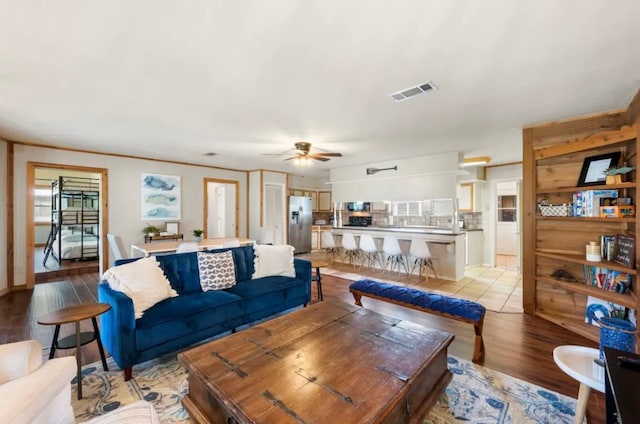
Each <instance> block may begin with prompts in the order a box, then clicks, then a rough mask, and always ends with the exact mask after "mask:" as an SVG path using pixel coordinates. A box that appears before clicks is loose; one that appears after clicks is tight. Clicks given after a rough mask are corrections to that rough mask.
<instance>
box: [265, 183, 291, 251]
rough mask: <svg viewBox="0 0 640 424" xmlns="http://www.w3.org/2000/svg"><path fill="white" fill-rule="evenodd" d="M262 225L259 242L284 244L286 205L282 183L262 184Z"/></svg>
mask: <svg viewBox="0 0 640 424" xmlns="http://www.w3.org/2000/svg"><path fill="white" fill-rule="evenodd" d="M263 213H264V215H263V216H264V221H263V222H264V225H263V227H262V229H261V234H260V237H261V241H260V242H261V243H263V244H265V243H271V244H277V245H280V244H284V243H285V238H286V234H285V226H286V223H287V207H286V205H285V195H284V185H283V184H270V183H267V184H265V185H264V211H263Z"/></svg>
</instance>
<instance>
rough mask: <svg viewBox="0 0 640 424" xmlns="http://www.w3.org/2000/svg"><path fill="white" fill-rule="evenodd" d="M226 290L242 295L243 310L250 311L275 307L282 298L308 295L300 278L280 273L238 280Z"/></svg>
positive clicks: (305, 286)
mask: <svg viewBox="0 0 640 424" xmlns="http://www.w3.org/2000/svg"><path fill="white" fill-rule="evenodd" d="M226 291H227V292H229V293H233V294H236V295H238V296H240V297H242V300H243V301H244V306H245V310H246V311H251V312H252V311H261V310H263V309H266V308H273V307H276V308H277V307H279V306H280V304H281V303H282V302H283V301H284V300H288V299H293V298H299V297H300V298H304V297H306V296H307V295H308V293H307V292H308V287H307V285H306V284H305V283H304V282H303V281H302V280H300V279H298V278H291V277H283V276H280V275H278V276H271V277H263V278H259V279H256V280H248V281H239V282H237V283H236V285H235V286H233V287H231V288H229V289H227V290H226Z"/></svg>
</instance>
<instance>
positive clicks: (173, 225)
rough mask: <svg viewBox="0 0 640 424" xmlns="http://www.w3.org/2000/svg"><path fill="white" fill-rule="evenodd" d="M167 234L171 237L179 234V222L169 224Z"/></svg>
mask: <svg viewBox="0 0 640 424" xmlns="http://www.w3.org/2000/svg"><path fill="white" fill-rule="evenodd" d="M167 234H169V235H174V234H178V223H177V222H167Z"/></svg>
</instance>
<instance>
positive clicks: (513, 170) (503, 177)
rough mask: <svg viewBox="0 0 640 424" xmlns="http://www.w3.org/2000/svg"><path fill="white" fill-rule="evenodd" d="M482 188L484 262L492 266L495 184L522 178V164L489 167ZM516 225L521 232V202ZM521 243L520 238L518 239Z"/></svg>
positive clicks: (495, 210)
mask: <svg viewBox="0 0 640 424" xmlns="http://www.w3.org/2000/svg"><path fill="white" fill-rule="evenodd" d="M486 180H487V182H486V183H485V185H484V189H483V190H482V192H483V196H482V228H484V236H485V237H484V263H485V264H486V265H490V266H494V265H495V258H496V216H497V213H498V212H497V205H496V203H497V184H498V182H501V181H515V180H522V164H515V165H508V166H496V167H489V168H487V170H486ZM519 212H520V215H519V216H518V225H519V231H520V234H522V213H523V211H522V202H520V205H519ZM520 243H522V240H520Z"/></svg>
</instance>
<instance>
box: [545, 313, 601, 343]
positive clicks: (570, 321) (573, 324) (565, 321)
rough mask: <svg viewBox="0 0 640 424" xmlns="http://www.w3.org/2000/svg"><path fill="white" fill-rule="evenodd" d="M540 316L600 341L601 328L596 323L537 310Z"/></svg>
mask: <svg viewBox="0 0 640 424" xmlns="http://www.w3.org/2000/svg"><path fill="white" fill-rule="evenodd" d="M535 314H536V315H537V316H539V317H540V318H544V319H546V320H547V321H551V322H553V323H554V324H558V325H559V326H561V327H564V328H566V329H568V330H570V331H573V332H574V333H576V334H579V335H581V336H583V337H586V338H587V339H589V340H592V341H594V342H596V343H600V328H599V327H596V326H594V325H589V324H587V323H586V322H583V321H579V320H576V319H575V318H569V317H566V316H562V315H556V314H553V313H549V312H546V311H540V310H537V311H536V313H535Z"/></svg>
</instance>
